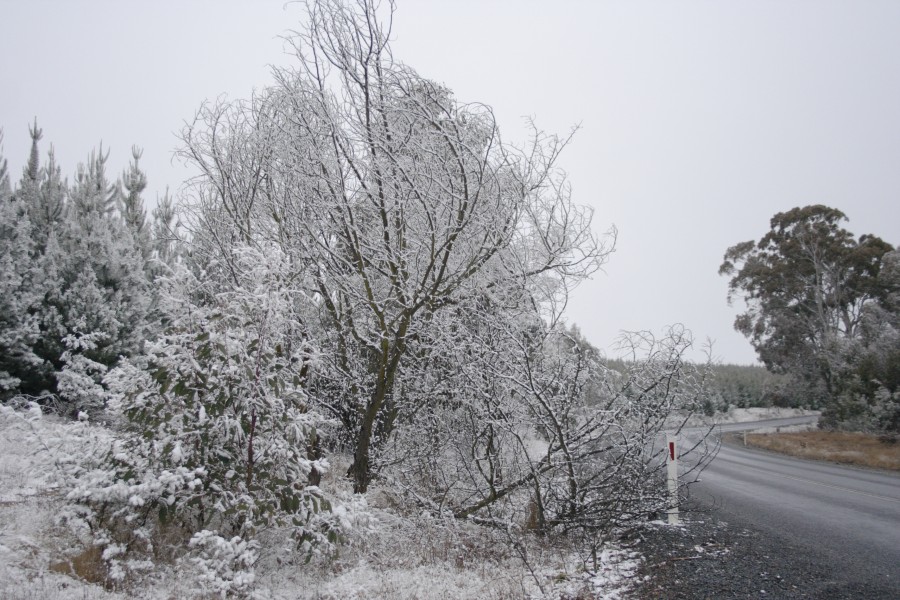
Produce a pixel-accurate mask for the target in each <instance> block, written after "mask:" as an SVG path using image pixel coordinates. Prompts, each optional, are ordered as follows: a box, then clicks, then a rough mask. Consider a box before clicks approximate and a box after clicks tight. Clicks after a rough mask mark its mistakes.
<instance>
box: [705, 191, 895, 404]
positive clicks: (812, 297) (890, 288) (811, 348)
mask: <svg viewBox="0 0 900 600" xmlns="http://www.w3.org/2000/svg"><path fill="white" fill-rule="evenodd" d="M845 220H846V216H845V215H844V213H842V212H841V211H839V210H837V209H835V208H829V207H826V206H822V205H813V206H806V207H803V208H794V209H791V210H789V211H787V212H783V213H778V214H776V215H775V216H774V217H773V218H772V220H771V229H770V230H769V232H768V233H766V235H764V236H763V237H762V238H761V239H760V240H759V241H758V242H754V241H748V242H743V243H740V244H737V245H735V246H732V247H731V248H729V249H728V250H727V251H726V253H725V259H724V262H723V263H722V265H721V267H720V268H719V273H720V274H722V275H726V276H729V277H731V280H730V282H729V301H731V300H733V299H734V298H736V297H740V298H741V299H742V300H743V301H744V302H745V303H746V307H747V310H746V311H745V312H743V313H741V314H740V315H738V317H737V318H736V320H735V328H736V329H737V330H738V331H740V332H741V333H743V334H744V335H745V336H747V337H748V338H749V339H750V341H751V343H752V344H753V346H754V348H755V349H756V351H757V353H758V355H759V357H760V360H762V362H763V363H764V364H765V365H766V366H767V367H768V368H769V369H771V370H773V371H774V372H777V373H784V374H788V375H791V376H792V377H793V378H794V379H795V380H796V381H798V382H799V381H802V382H803V385H802V386H797V387H796V389H795V390H794V393H804V394H806V400H807V402H808V403H810V404H814V405H815V404H818V403H820V402H821V403H826V404H827V403H831V402H833V401H834V400H835V399H836V398H837V397H838V396H839V395H840V393H841V390H842V387H843V383H842V381H843V380H844V379H845V377H846V374H845V373H843V371H844V370H845V369H844V368H843V367H842V364H843V360H844V357H845V356H846V354H847V351H848V347H849V344H851V343H852V342H855V341H858V340H860V339H861V334H862V331H861V326H862V324H863V321H864V319H865V317H866V315H867V314H870V312H871V310H872V309H874V308H875V307H881V308H882V309H884V308H885V307H886V306H887V305H888V301H889V298H890V297H891V294H893V293H896V282H895V281H893V280H892V279H891V278H889V277H885V276H883V274H882V271H883V265H884V263H885V257H886V256H887V255H889V254H890V253H891V252H893V251H894V247H893V246H891V245H890V244H888V243H887V242H885V241H884V240H882V239H880V238H878V237H876V236H874V235H869V234H867V235H862V236H860V237H858V238H856V237H854V236H853V234H852V233H850V232H849V231H847V230H846V229H844V228H843V227H842V223H843V222H844V221H845Z"/></svg>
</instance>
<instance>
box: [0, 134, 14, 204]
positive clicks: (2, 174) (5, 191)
mask: <svg viewBox="0 0 900 600" xmlns="http://www.w3.org/2000/svg"><path fill="white" fill-rule="evenodd" d="M10 197H12V188H11V187H10V184H9V171H8V170H7V164H6V159H5V158H3V129H2V128H0V202H5V201H8V200H9V199H10Z"/></svg>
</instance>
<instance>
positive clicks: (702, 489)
mask: <svg viewBox="0 0 900 600" xmlns="http://www.w3.org/2000/svg"><path fill="white" fill-rule="evenodd" d="M784 421H785V420H781V419H779V420H773V421H768V422H758V423H756V424H753V425H747V424H733V425H727V426H723V427H722V430H725V431H740V430H743V429H752V428H755V427H778V426H784V425H788V424H789V423H786V422H784ZM726 427H727V429H726ZM690 489H691V496H692V498H694V499H697V500H699V501H701V502H702V503H704V504H706V505H712V506H714V507H715V509H716V511H717V512H718V513H719V516H720V517H721V518H722V519H723V520H726V521H728V520H730V519H733V520H738V521H743V522H746V523H749V524H751V525H752V526H754V527H756V528H757V529H759V530H761V531H763V532H765V533H767V534H769V535H771V536H773V537H775V538H777V539H779V540H783V541H784V543H785V545H789V546H790V547H791V548H792V549H793V551H794V552H799V553H805V554H807V556H805V557H804V558H805V559H806V560H809V559H810V557H813V558H814V559H815V560H816V561H821V562H822V563H824V564H826V565H829V567H830V568H829V569H828V572H829V573H831V574H833V577H834V586H833V588H832V589H844V590H848V589H866V590H868V591H869V592H870V593H872V595H873V596H872V597H885V598H888V597H896V598H900V475H897V474H892V473H885V472H877V471H870V470H864V469H857V468H851V467H842V466H838V465H834V464H830V463H823V462H815V461H807V460H800V459H794V458H790V457H786V456H781V455H776V454H772V453H768V452H764V451H759V450H751V449H746V448H743V447H740V446H733V445H728V444H723V445H722V447H721V449H720V451H719V454H718V456H717V457H716V458H715V459H714V460H713V461H712V463H711V464H710V465H709V467H707V469H706V470H705V471H704V472H703V473H702V474H701V475H700V480H699V482H698V483H696V484H695V485H692V486H690ZM826 583H827V582H826ZM826 589H827V586H826ZM835 597H837V596H835ZM841 597H844V596H841Z"/></svg>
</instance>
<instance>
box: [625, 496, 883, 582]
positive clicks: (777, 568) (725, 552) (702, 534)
mask: <svg viewBox="0 0 900 600" xmlns="http://www.w3.org/2000/svg"><path fill="white" fill-rule="evenodd" d="M724 519H727V521H726V520H724ZM632 535H633V536H634V539H633V540H632V541H633V543H634V547H633V549H634V550H635V551H637V552H639V553H640V554H641V555H643V556H644V562H643V564H642V565H641V567H640V568H639V570H638V572H637V574H636V577H635V580H636V581H637V582H639V583H637V584H636V586H635V588H634V589H633V597H634V598H636V599H638V600H649V599H653V600H656V599H659V598H666V599H691V600H693V599H707V598H708V599H711V600H712V599H716V600H718V599H724V598H785V599H793V598H810V599H812V598H815V599H823V600H830V599H835V600H838V599H841V600H842V599H848V600H850V599H852V600H857V599H860V598H866V599H873V600H881V599H885V600H887V599H896V598H900V578H898V577H897V576H896V575H893V576H891V574H885V578H884V579H883V580H881V581H858V580H857V581H854V580H849V581H848V580H846V578H845V576H844V574H843V573H842V572H841V570H840V569H836V568H835V567H834V565H829V564H827V562H826V561H824V560H822V557H821V556H819V555H818V554H817V552H816V550H815V549H814V548H807V547H803V546H800V545H798V544H796V543H794V542H792V541H791V540H788V539H783V538H780V537H779V536H777V535H772V534H770V533H766V532H762V531H760V530H759V529H756V528H754V527H753V526H752V525H750V524H748V523H745V522H742V521H741V520H740V518H739V517H737V516H735V515H729V514H724V513H723V511H721V510H719V509H718V508H716V507H709V506H698V507H695V508H694V510H692V511H690V512H689V513H688V514H687V517H686V518H685V519H684V520H683V525H681V526H675V527H671V526H668V525H665V524H663V523H658V524H657V523H651V524H649V525H648V527H646V528H644V529H643V530H641V531H638V532H635V533H633V534H632Z"/></svg>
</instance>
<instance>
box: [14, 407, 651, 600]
mask: <svg viewBox="0 0 900 600" xmlns="http://www.w3.org/2000/svg"><path fill="white" fill-rule="evenodd" d="M110 435H111V434H110V432H109V431H108V430H107V429H106V428H104V427H102V426H99V425H91V424H87V423H73V422H69V421H65V420H62V419H56V418H53V417H47V416H41V415H40V414H39V410H38V409H32V410H30V411H14V410H12V409H11V408H7V407H0V598H4V599H8V600H39V599H40V600H70V599H71V600H106V599H113V598H147V599H168V598H193V597H198V598H212V597H217V596H214V595H212V594H209V592H207V593H205V594H201V593H200V592H198V591H197V590H198V589H199V587H198V580H199V578H200V577H202V571H201V570H199V569H197V568H196V567H195V566H193V565H192V564H191V563H190V562H188V561H179V562H176V563H162V562H160V563H157V564H150V565H148V566H147V569H146V574H145V576H144V577H142V578H141V579H140V580H138V581H137V582H136V583H135V582H129V583H128V584H126V585H127V586H128V587H126V588H124V589H118V590H115V589H105V588H104V587H103V585H101V584H100V583H89V582H86V581H84V580H82V579H80V578H78V577H77V576H76V575H75V574H73V571H76V572H79V573H81V574H82V575H84V574H85V573H86V572H87V571H89V570H90V567H91V565H90V564H89V563H90V561H91V560H96V558H97V557H98V556H99V551H97V550H96V549H95V550H94V554H92V553H91V552H92V551H91V546H90V537H89V536H88V535H87V532H86V531H80V530H78V529H77V528H73V527H72V526H71V523H69V524H67V523H66V522H65V520H64V519H61V518H60V517H61V516H62V515H65V514H67V512H68V509H67V503H66V500H65V492H66V484H65V482H66V479H67V472H68V470H69V469H70V468H71V466H72V465H73V464H75V463H76V462H77V461H78V460H81V459H83V458H84V457H88V456H91V455H94V454H96V453H97V452H100V451H102V450H103V448H104V447H106V445H107V444H108V443H109V440H110ZM334 462H335V468H334V469H333V470H332V473H331V474H330V475H329V476H328V477H327V478H326V479H325V480H324V481H323V484H322V485H323V487H327V488H330V491H331V492H333V493H334V494H335V495H338V496H346V494H347V493H348V492H347V490H346V487H347V486H348V483H347V482H346V481H345V480H344V479H343V478H340V477H338V476H336V475H335V473H341V472H343V469H342V468H341V465H340V462H341V460H340V457H337V458H336V459H334ZM367 500H368V505H366V504H365V502H363V501H362V500H359V499H357V500H356V510H357V512H358V513H360V514H363V515H364V517H365V518H364V519H362V520H360V514H356V515H349V516H348V518H355V519H357V523H356V526H355V527H354V528H352V529H351V533H350V534H349V535H348V536H347V538H346V539H345V541H344V543H343V544H342V545H341V546H340V547H339V552H338V554H337V555H336V556H333V557H327V558H324V557H320V558H316V559H313V560H312V561H311V562H310V563H308V564H304V557H303V556H300V555H297V554H296V553H291V552H289V551H288V550H286V549H285V548H286V545H287V542H288V541H289V540H288V538H287V536H286V535H283V534H282V532H279V531H268V532H264V533H263V534H262V536H261V537H260V541H261V547H260V550H259V560H258V561H257V563H256V564H255V576H256V585H255V588H254V589H255V592H254V596H255V597H259V598H273V599H282V598H283V599H287V598H292V599H293V598H309V599H322V600H324V599H345V598H347V599H352V598H358V599H363V598H410V599H412V598H416V599H422V600H426V599H454V598H459V599H463V598H495V599H503V598H542V597H552V598H606V599H610V600H614V599H617V598H624V597H625V595H626V594H627V589H628V588H629V586H630V581H631V577H632V575H633V573H634V571H635V570H636V569H637V567H638V564H639V558H638V557H637V556H635V555H633V554H632V553H629V552H628V551H625V550H622V549H620V548H618V547H616V546H615V545H614V544H607V545H605V546H604V550H603V551H602V552H599V553H598V555H597V557H596V559H595V558H593V557H589V556H586V555H583V554H581V553H579V551H578V548H577V547H576V546H575V545H573V544H572V543H570V542H569V541H567V540H565V539H552V538H549V537H544V538H537V537H535V536H532V535H521V534H517V535H516V536H515V538H513V537H512V534H510V533H509V532H504V531H498V530H491V529H487V528H484V527H482V526H479V525H476V524H474V523H468V522H459V521H456V520H453V519H444V518H438V517H434V516H432V515H429V514H427V513H425V514H421V513H415V512H413V511H410V510H407V509H406V508H405V506H404V504H403V503H402V502H401V501H400V498H399V497H398V496H396V495H395V494H393V492H392V491H391V489H390V488H389V487H386V486H384V487H379V486H378V485H376V486H374V489H372V490H370V492H369V494H368V497H367ZM360 506H362V507H363V508H362V509H360ZM92 557H93V558H92Z"/></svg>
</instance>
